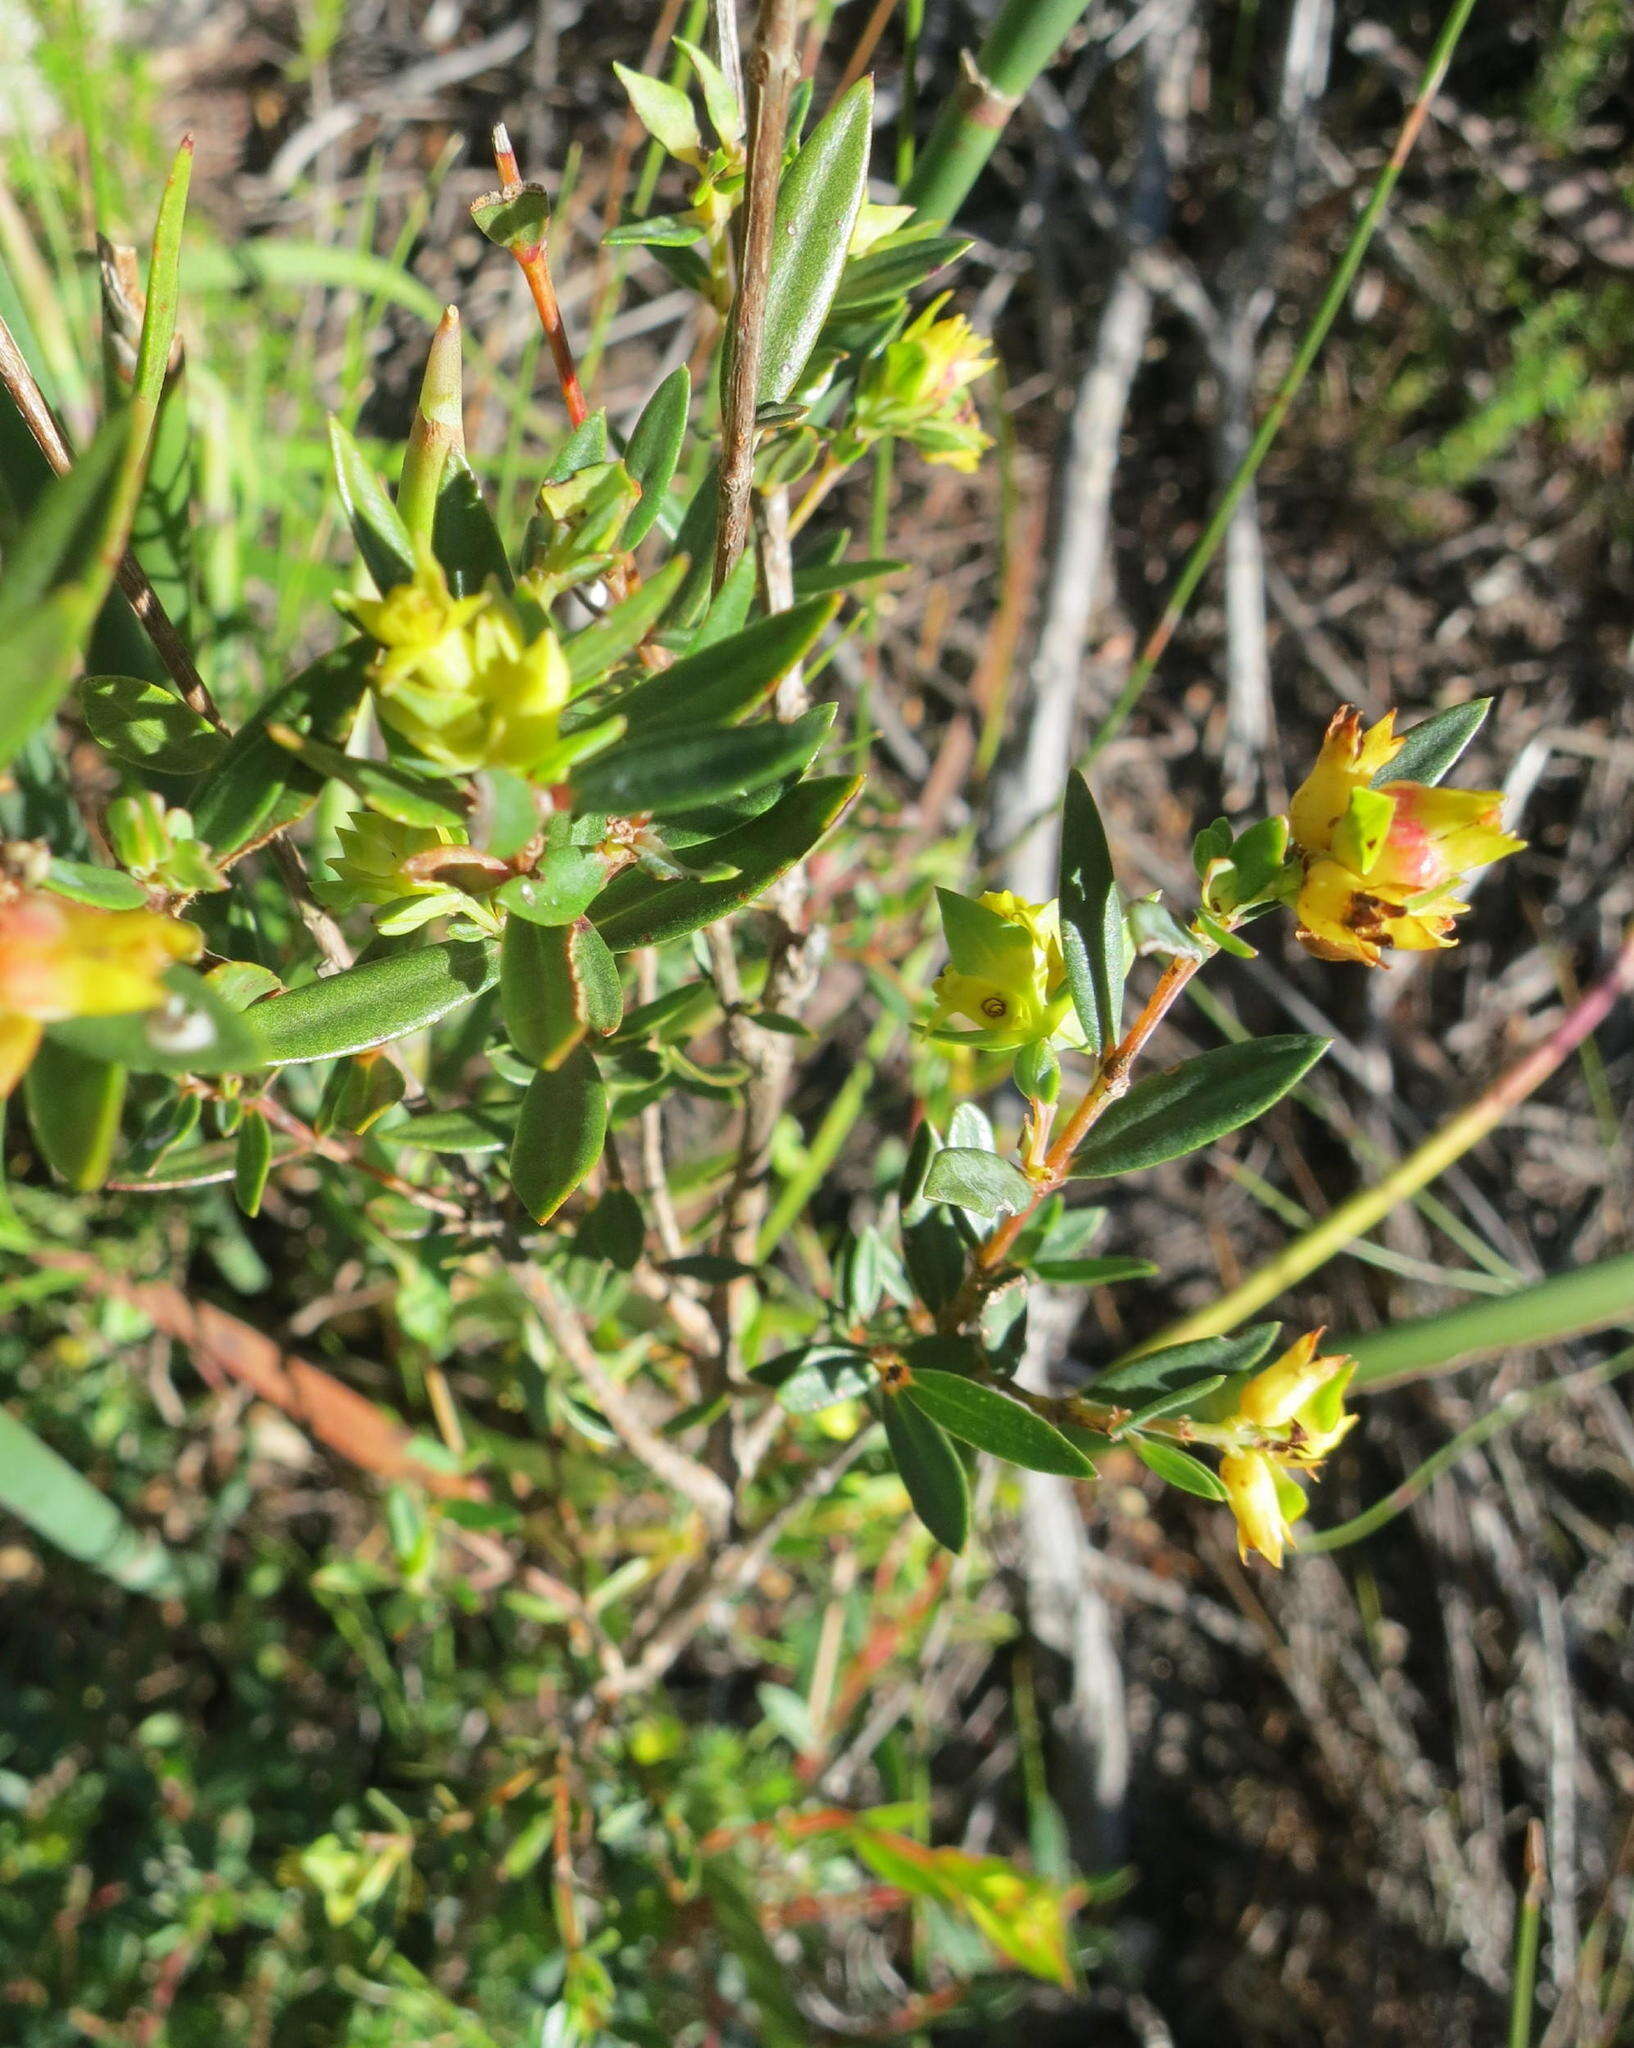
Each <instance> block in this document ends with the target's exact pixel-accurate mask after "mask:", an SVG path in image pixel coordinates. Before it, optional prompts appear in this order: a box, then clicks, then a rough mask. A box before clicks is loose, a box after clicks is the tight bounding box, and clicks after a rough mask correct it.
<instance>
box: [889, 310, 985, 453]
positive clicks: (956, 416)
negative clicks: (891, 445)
mask: <svg viewBox="0 0 1634 2048" xmlns="http://www.w3.org/2000/svg"><path fill="white" fill-rule="evenodd" d="M946 303H947V295H946V294H945V293H944V295H943V296H942V297H941V298H939V299H937V300H935V301H934V302H933V303H932V304H931V305H929V306H927V307H926V308H925V310H924V312H923V313H921V314H920V316H919V318H918V319H917V320H915V321H914V322H913V324H912V325H911V326H909V327H907V328H906V329H904V331H903V332H902V333H901V334H900V335H898V337H897V339H896V340H895V341H893V342H891V343H890V344H889V345H888V346H887V347H886V348H885V349H884V351H883V352H882V353H881V354H880V355H879V356H877V357H876V358H875V359H874V360H873V361H872V362H871V363H870V364H869V365H868V367H867V369H866V370H865V371H864V372H863V375H862V379H861V381H860V383H859V384H858V387H857V403H856V411H855V415H854V426H855V428H856V430H857V431H858V432H859V433H860V434H861V435H862V436H863V437H864V438H865V439H866V440H877V439H878V438H879V437H880V436H881V435H885V434H894V435H896V436H898V437H899V438H900V439H902V440H904V441H911V442H912V443H913V445H914V446H915V447H916V448H917V449H918V450H919V451H920V453H921V454H922V455H923V456H924V457H925V458H926V460H927V461H929V462H940V463H945V464H946V465H947V467H948V468H949V469H957V470H962V471H965V472H966V473H968V472H970V471H971V470H973V469H975V468H976V466H977V464H978V463H979V462H980V461H981V458H982V457H983V455H985V454H986V452H987V450H988V449H989V448H990V447H991V446H992V445H993V443H992V437H991V436H990V435H988V434H986V433H984V432H983V431H982V427H981V423H980V421H979V420H978V419H977V417H976V407H975V403H974V401H973V400H972V398H971V396H970V387H971V385H972V384H974V383H976V381H977V380H978V379H979V378H982V377H985V376H986V375H987V373H988V371H989V370H991V369H992V368H993V367H994V364H995V363H996V361H997V358H996V357H995V356H994V354H993V350H992V347H991V345H990V344H989V343H988V341H987V339H986V338H985V336H983V335H980V334H978V333H977V332H976V331H975V329H974V328H973V327H972V326H971V324H970V322H969V321H968V320H966V319H965V317H964V315H963V314H962V313H955V314H950V315H949V316H948V318H946V319H945V320H944V319H941V318H940V317H938V316H939V315H940V313H941V310H942V308H943V306H945V305H946Z"/></svg>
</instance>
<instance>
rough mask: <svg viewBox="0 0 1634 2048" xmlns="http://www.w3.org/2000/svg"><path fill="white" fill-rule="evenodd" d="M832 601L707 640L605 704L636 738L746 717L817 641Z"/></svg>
mask: <svg viewBox="0 0 1634 2048" xmlns="http://www.w3.org/2000/svg"><path fill="white" fill-rule="evenodd" d="M837 603H838V600H837V599H835V598H832V597H814V598H809V599H807V600H806V602H805V603H803V604H797V605H793V606H791V607H790V608H789V610H788V611H786V612H774V613H773V614H772V616H771V617H770V618H768V619H757V620H756V621H755V622H754V624H753V625H752V626H745V627H744V628H743V630H742V631H741V632H737V633H730V634H728V635H727V636H726V637H725V638H724V639H721V640H712V641H711V642H710V643H709V644H708V646H707V647H704V648H702V649H700V650H699V651H698V652H696V653H692V654H687V655H684V656H683V657H682V658H681V660H679V661H677V662H675V663H673V664H672V665H671V666H670V667H669V668H666V669H660V670H659V671H658V673H657V674H656V675H652V676H648V677H647V678H646V679H645V680H644V681H642V682H639V683H637V684H636V685H635V687H634V688H633V689H629V690H626V691H624V692H623V693H622V695H620V696H618V697H616V698H614V699H613V701H612V705H611V709H613V710H615V711H617V712H619V713H620V714H621V715H622V716H623V718H624V719H625V721H626V723H627V727H628V729H629V731H631V732H632V733H635V734H637V735H638V736H640V737H642V738H646V737H647V736H648V735H649V734H651V733H653V732H655V731H657V730H659V729H660V728H663V729H666V730H667V729H669V728H671V727H674V726H685V727H694V728H695V727H697V726H700V725H728V724H730V723H731V722H732V721H733V720H734V719H739V718H746V717H747V716H748V715H749V713H750V712H751V711H753V710H754V708H755V706H756V705H757V704H759V703H761V702H762V701H763V700H764V699H765V698H767V697H769V696H770V695H771V693H772V691H773V690H775V689H776V687H777V685H778V684H779V683H780V682H781V681H782V680H783V678H784V676H786V675H787V674H788V672H789V670H790V669H791V668H793V667H794V665H795V663H796V662H797V661H799V660H800V659H801V657H802V656H803V655H805V654H806V653H807V652H808V651H809V650H810V649H811V647H812V646H813V645H814V644H815V642H816V639H817V636H818V634H819V633H821V632H822V630H823V628H824V626H826V625H827V624H828V622H829V620H830V619H831V618H833V616H834V612H835V609H836V605H837Z"/></svg>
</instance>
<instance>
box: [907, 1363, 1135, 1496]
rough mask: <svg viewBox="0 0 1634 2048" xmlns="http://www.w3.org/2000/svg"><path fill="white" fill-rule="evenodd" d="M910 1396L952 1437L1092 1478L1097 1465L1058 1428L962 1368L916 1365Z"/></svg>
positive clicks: (1044, 1468) (1043, 1468) (1035, 1465)
mask: <svg viewBox="0 0 1634 2048" xmlns="http://www.w3.org/2000/svg"><path fill="white" fill-rule="evenodd" d="M907 1395H908V1399H909V1400H910V1401H912V1402H914V1403H915V1405H916V1406H918V1407H920V1408H922V1409H923V1410H924V1411H925V1413H926V1414H927V1415H928V1416H929V1417H930V1418H931V1420H932V1421H933V1422H937V1423H940V1424H941V1426H942V1428H943V1429H945V1430H946V1431H947V1432H948V1434H949V1435H950V1436H956V1437H958V1438H959V1439H960V1441H961V1442H963V1443H967V1444H974V1445H975V1446H976V1448H977V1449H978V1450H982V1451H991V1452H992V1454H993V1456H994V1457H995V1458H1003V1459H1004V1460H1005V1461H1006V1463H1008V1464H1011V1465H1025V1466H1026V1467H1027V1469H1028V1471H1030V1472H1055V1473H1059V1474H1061V1475H1062V1476H1063V1477H1064V1478H1068V1479H1093V1478H1094V1476H1095V1467H1094V1466H1093V1465H1092V1464H1091V1463H1090V1462H1089V1460H1088V1459H1087V1458H1086V1457H1085V1456H1084V1454H1083V1452H1082V1451H1080V1450H1079V1449H1078V1448H1077V1446H1076V1445H1074V1444H1070V1443H1068V1442H1067V1440H1066V1438H1065V1437H1064V1436H1063V1435H1062V1434H1061V1432H1060V1430H1058V1429H1057V1428H1055V1426H1054V1425H1053V1424H1052V1423H1049V1422H1046V1421H1045V1420H1044V1418H1043V1416H1042V1415H1035V1414H1034V1413H1033V1411H1032V1410H1031V1409H1030V1408H1028V1407H1026V1406H1024V1405H1023V1403H1021V1402H1020V1401H1016V1400H1012V1399H1011V1397H1010V1396H1009V1395H1008V1394H1001V1393H1000V1392H999V1391H998V1389H997V1388H996V1387H989V1386H984V1385H983V1384H982V1382H981V1381H980V1380H971V1379H966V1378H965V1377H964V1375H963V1374H962V1373H956V1372H935V1371H932V1370H929V1369H926V1368H923V1367H919V1366H915V1367H914V1369H913V1378H912V1379H911V1380H909V1382H908V1389H907Z"/></svg>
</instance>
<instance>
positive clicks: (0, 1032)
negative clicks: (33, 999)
mask: <svg viewBox="0 0 1634 2048" xmlns="http://www.w3.org/2000/svg"><path fill="white" fill-rule="evenodd" d="M44 1030H45V1026H44V1025H43V1024H40V1023H37V1022H36V1021H35V1019H34V1018H32V1017H19V1016H17V1015H16V1014H15V1013H14V1012H10V1011H5V1012H0V1102H4V1101H5V1099H6V1097H7V1096H8V1095H9V1094H10V1093H11V1091H12V1090H13V1088H15V1087H16V1086H17V1083H18V1082H19V1081H20V1080H21V1079H22V1078H23V1075H24V1072H25V1071H26V1070H27V1067H28V1063H29V1061H30V1060H31V1059H33V1057H34V1055H35V1053H36V1051H37V1050H38V1049H39V1043H40V1039H41V1036H42V1035H43V1033H44Z"/></svg>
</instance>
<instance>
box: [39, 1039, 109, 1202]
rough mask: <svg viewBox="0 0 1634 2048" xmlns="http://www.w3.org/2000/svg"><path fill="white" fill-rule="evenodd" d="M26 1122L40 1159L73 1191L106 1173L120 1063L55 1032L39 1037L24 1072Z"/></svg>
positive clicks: (85, 1189) (80, 1190)
mask: <svg viewBox="0 0 1634 2048" xmlns="http://www.w3.org/2000/svg"><path fill="white" fill-rule="evenodd" d="M23 1100H24V1102H25V1103H26V1104H27V1107H28V1121H29V1126H30V1128H31V1129H32V1130H33V1133H34V1142H35V1143H36V1144H37V1145H38V1146H39V1148H40V1152H41V1154H42V1156H43V1157H44V1159H45V1163H46V1164H47V1166H49V1167H50V1169H51V1171H52V1172H53V1173H54V1174H55V1175H56V1176H57V1178H58V1179H59V1180H61V1181H65V1182H66V1183H67V1184H68V1186H69V1187H71V1188H73V1189H74V1190H75V1192H76V1193H78V1194H88V1193H89V1192H90V1191H91V1190H92V1189H93V1188H99V1187H101V1185H102V1183H103V1182H104V1181H105V1180H106V1179H107V1178H108V1168H109V1166H110V1165H111V1164H112V1161H113V1148H114V1145H115V1143H116V1142H117V1140H118V1137H119V1113H120V1111H121V1110H122V1109H123V1108H124V1105H125V1069H124V1068H123V1067H116V1066H111V1065H109V1063H108V1062H107V1061H106V1060H98V1059H91V1058H89V1057H87V1055H86V1054H84V1053H80V1052H76V1051H75V1050H74V1049H73V1047H72V1046H68V1045H63V1044H60V1043H59V1042H58V1041H57V1040H56V1039H54V1038H44V1039H42V1040H41V1041H40V1046H39V1050H38V1051H37V1052H36V1053H35V1055H34V1058H33V1059H32V1060H31V1061H30V1062H29V1066H28V1069H27V1071H26V1072H25V1074H24V1075H23Z"/></svg>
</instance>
